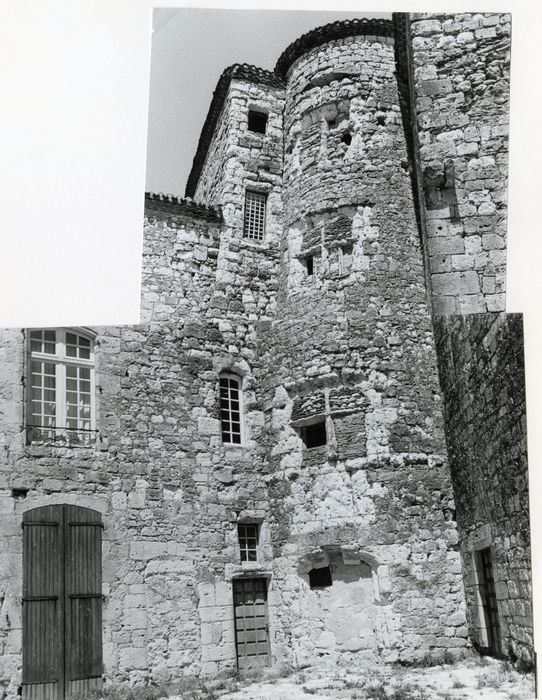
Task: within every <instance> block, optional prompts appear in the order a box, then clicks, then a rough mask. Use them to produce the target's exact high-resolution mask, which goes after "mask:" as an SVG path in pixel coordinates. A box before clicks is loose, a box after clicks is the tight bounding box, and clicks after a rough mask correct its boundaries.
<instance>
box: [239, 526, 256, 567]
mask: <svg viewBox="0 0 542 700" xmlns="http://www.w3.org/2000/svg"><path fill="white" fill-rule="evenodd" d="M237 536H238V539H239V551H240V554H241V561H242V562H243V561H258V541H259V537H260V528H259V525H258V523H239V524H238V525H237Z"/></svg>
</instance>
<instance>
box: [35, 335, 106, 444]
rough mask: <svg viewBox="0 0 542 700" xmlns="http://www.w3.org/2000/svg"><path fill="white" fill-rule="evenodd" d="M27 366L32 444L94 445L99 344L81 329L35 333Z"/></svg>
mask: <svg viewBox="0 0 542 700" xmlns="http://www.w3.org/2000/svg"><path fill="white" fill-rule="evenodd" d="M27 360H28V369H27V380H26V387H27V421H26V423H27V442H28V443H29V444H36V443H39V444H52V443H54V444H58V445H62V446H75V445H80V446H89V445H91V444H93V443H94V441H95V433H96V430H95V427H96V426H95V377H94V342H93V338H92V337H90V336H89V335H87V334H85V333H83V332H82V331H79V330H76V329H75V330H72V329H65V328H52V329H39V330H38V329H36V330H31V331H29V333H28V355H27Z"/></svg>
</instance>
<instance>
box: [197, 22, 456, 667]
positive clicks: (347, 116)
mask: <svg viewBox="0 0 542 700" xmlns="http://www.w3.org/2000/svg"><path fill="white" fill-rule="evenodd" d="M225 75H226V76H227V79H228V80H230V85H229V90H228V91H227V92H226V91H225V90H224V88H223V87H221V86H220V83H219V89H218V90H217V92H215V99H216V95H217V94H218V92H221V91H222V92H224V93H225V95H224V97H223V98H222V101H223V108H222V111H221V115H220V119H219V121H218V123H215V125H214V128H213V130H212V133H213V136H212V138H211V139H209V142H208V143H207V144H206V145H205V148H206V152H207V155H206V158H205V159H204V163H203V164H202V165H201V170H200V172H199V174H198V175H197V181H198V184H197V188H196V189H195V196H196V197H198V198H200V199H203V200H204V201H205V202H206V203H207V204H214V205H217V204H219V205H221V206H222V207H223V211H224V216H225V218H226V223H227V224H228V223H229V225H230V226H229V230H228V234H227V235H226V236H225V237H224V243H223V252H222V255H224V256H225V257H226V256H227V257H228V258H230V259H231V258H232V255H231V252H232V249H231V244H232V243H233V246H234V249H235V251H237V250H238V249H239V248H238V247H239V246H240V247H241V249H242V250H243V252H244V256H243V259H244V260H247V259H246V257H245V256H248V255H250V258H251V261H250V262H248V261H246V262H245V266H246V278H245V289H244V292H243V299H245V314H244V318H243V319H242V322H244V323H247V320H248V319H250V314H248V316H247V313H246V312H247V311H248V308H247V305H246V299H247V298H248V297H249V296H250V297H252V298H253V297H254V295H258V290H257V286H258V283H257V282H256V284H255V282H254V280H252V279H251V276H257V278H258V280H259V282H260V283H261V280H262V275H261V274H260V271H263V270H264V269H265V266H268V267H269V270H270V271H271V270H272V272H271V273H270V276H271V279H270V284H268V285H266V298H265V303H263V301H262V294H261V291H260V292H259V299H260V301H259V303H257V304H254V311H255V313H253V314H252V319H253V320H252V323H254V322H255V328H254V331H255V335H256V349H255V350H256V351H255V354H254V356H253V358H254V359H253V361H252V362H251V373H253V374H254V379H253V381H254V385H255V386H256V387H257V393H258V395H259V399H260V401H261V402H262V406H263V415H264V417H263V420H264V439H263V440H261V441H259V443H260V444H259V446H258V450H259V459H260V460H261V466H262V470H263V478H264V482H265V492H266V509H267V515H266V520H267V519H268V524H267V523H266V527H268V528H269V540H270V545H271V548H272V562H270V564H271V568H270V570H269V571H265V572H264V573H265V575H266V576H267V578H268V581H269V595H270V605H271V609H272V612H273V617H274V619H275V624H274V632H275V654H277V656H278V657H281V656H282V657H284V658H285V659H287V660H288V661H292V654H293V657H294V659H295V661H296V662H298V663H300V662H309V661H310V660H311V659H314V658H317V659H318V658H320V659H321V660H328V661H329V662H331V663H337V662H338V663H345V664H349V663H351V662H352V661H353V659H354V658H356V657H358V656H360V655H361V657H362V658H366V659H367V660H372V661H376V660H378V659H379V658H383V659H385V660H396V659H401V660H409V661H413V660H416V659H417V660H419V659H422V658H423V657H425V656H430V655H432V656H434V657H435V658H438V657H440V658H444V657H445V656H446V655H451V656H455V655H457V654H460V653H461V649H462V648H463V647H465V645H466V643H467V642H466V627H465V615H464V608H463V597H462V596H463V594H462V589H461V576H460V564H459V553H458V551H457V546H456V545H457V532H456V527H455V523H454V520H453V513H454V506H453V498H452V492H451V483H450V479H449V474H448V468H447V464H446V456H445V455H446V450H445V444H444V433H443V418H442V405H441V396H440V390H439V386H438V377H437V362H436V354H435V347H434V341H433V334H432V325H431V316H430V310H429V306H428V296H427V291H426V285H425V279H424V266H423V259H422V252H421V245H420V240H419V233H418V228H417V225H416V213H415V208H414V203H413V196H412V187H411V181H410V177H409V172H408V155H407V147H406V141H405V130H404V125H403V123H402V116H401V109H400V104H399V94H398V86H397V80H396V77H395V53H394V40H393V29H392V25H391V22H386V21H384V22H383V21H377V22H375V21H366V20H360V21H357V22H347V23H337V24H336V25H331V26H328V27H326V28H325V31H321V30H315V31H314V32H311V33H310V34H309V35H306V36H305V37H303V38H302V39H301V40H298V41H297V42H296V43H294V44H293V45H292V46H291V47H289V48H288V49H287V50H286V51H285V53H284V54H283V55H282V56H281V58H280V59H279V61H278V64H277V68H276V71H275V73H274V74H270V73H265V72H262V71H255V70H254V69H250V68H248V67H244V66H240V67H233V68H232V69H230V70H229V71H228V72H226V74H225ZM280 77H282V79H283V83H282V85H281V83H280V82H279V78H280ZM221 80H224V76H223V78H222V79H221ZM251 111H254V112H258V113H260V114H263V115H265V118H266V119H267V128H266V130H265V133H258V132H252V133H251V130H250V128H248V129H247V112H248V113H249V112H251ZM213 114H214V112H213V107H211V111H210V117H211V119H213V116H212V115H213ZM281 126H282V129H280V127H281ZM204 135H205V129H204ZM202 138H204V137H202ZM281 139H282V141H283V150H282V149H281V145H282V144H281ZM200 146H201V143H200ZM201 161H203V158H200V162H201ZM196 168H197V169H199V164H198V157H196V162H195V169H196ZM193 173H194V170H193ZM223 173H226V174H227V175H226V177H225V178H224V177H223ZM193 187H194V185H193V182H192V181H190V182H189V188H188V192H189V193H190V192H192V189H193ZM253 191H255V192H261V193H262V194H264V195H265V196H266V197H267V202H268V208H269V219H268V228H267V235H266V240H265V243H264V244H263V245H262V244H260V245H257V244H253V243H250V242H246V241H244V240H243V237H242V227H243V204H244V202H245V198H246V197H247V193H249V192H253ZM226 249H227V250H228V252H226ZM245 251H246V253H245ZM250 268H251V269H250ZM255 287H256V289H255ZM271 294H272V296H270V295H271ZM230 295H231V293H230V294H229V296H230ZM239 308H240V309H242V305H240V306H239ZM260 309H261V311H260ZM239 322H241V319H239ZM249 323H250V321H249ZM318 577H322V581H325V580H327V584H326V585H324V584H322V585H321V586H320V585H317V583H316V584H314V581H318V580H319V579H318ZM326 577H328V578H327V579H326ZM407 592H408V593H407ZM288 601H294V602H293V604H288ZM353 601H354V602H353ZM422 611H423V615H422V614H421V613H422ZM443 620H447V623H446V630H447V631H446V635H445V634H444V632H443V631H441V633H439V634H437V633H436V630H437V629H438V628H439V625H440V624H441V623H442V621H443ZM347 621H349V624H346V623H347ZM307 630H310V633H309V635H308V637H309V639H308V640H307V634H306V631H307Z"/></svg>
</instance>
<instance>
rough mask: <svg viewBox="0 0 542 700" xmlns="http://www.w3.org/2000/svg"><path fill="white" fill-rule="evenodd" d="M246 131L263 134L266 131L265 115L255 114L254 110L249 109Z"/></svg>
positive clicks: (262, 113)
mask: <svg viewBox="0 0 542 700" xmlns="http://www.w3.org/2000/svg"><path fill="white" fill-rule="evenodd" d="M248 130H249V131H253V132H254V133H256V134H265V132H266V131H267V114H266V113H265V112H257V111H256V110H254V109H249V111H248Z"/></svg>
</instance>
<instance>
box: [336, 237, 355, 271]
mask: <svg viewBox="0 0 542 700" xmlns="http://www.w3.org/2000/svg"><path fill="white" fill-rule="evenodd" d="M353 250H354V247H353V245H352V243H343V245H341V247H340V248H339V270H340V273H341V274H344V273H345V272H348V271H349V270H350V269H351V267H352V253H353Z"/></svg>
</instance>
